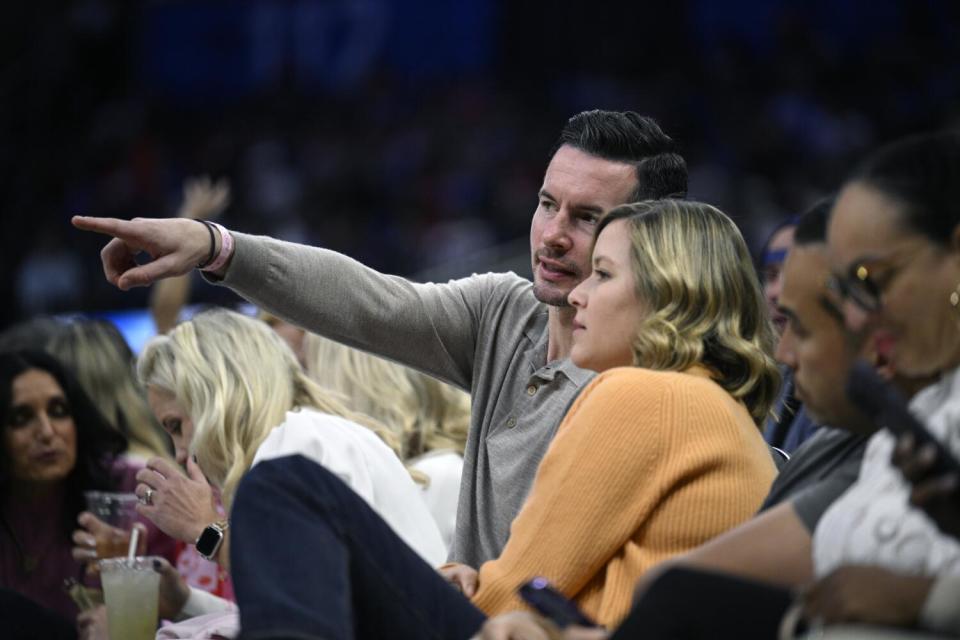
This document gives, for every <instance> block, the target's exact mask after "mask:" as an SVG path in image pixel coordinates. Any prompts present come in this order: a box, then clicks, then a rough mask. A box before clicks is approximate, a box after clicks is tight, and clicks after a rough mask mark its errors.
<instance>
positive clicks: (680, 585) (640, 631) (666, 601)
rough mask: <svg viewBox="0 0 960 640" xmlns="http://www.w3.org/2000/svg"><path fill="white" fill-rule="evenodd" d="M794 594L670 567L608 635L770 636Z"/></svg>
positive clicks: (741, 639)
mask: <svg viewBox="0 0 960 640" xmlns="http://www.w3.org/2000/svg"><path fill="white" fill-rule="evenodd" d="M791 602H793V593H792V592H791V591H790V590H788V589H783V588H780V587H777V586H773V585H768V584H764V583H761V582H754V581H752V580H746V579H743V578H738V577H735V576H730V575H725V574H721V573H714V572H709V571H697V570H693V569H682V568H679V569H670V570H669V571H667V572H665V573H664V574H663V575H662V576H660V577H659V578H657V580H656V581H655V582H654V583H653V584H652V585H650V588H649V589H648V590H647V592H646V593H644V595H643V597H642V598H641V599H640V601H639V602H637V603H636V604H635V605H634V607H633V609H632V610H631V611H630V615H629V616H627V619H626V620H624V621H623V624H621V625H620V627H619V628H618V629H617V631H616V633H614V634H613V637H612V638H611V639H610V640H637V639H639V638H643V640H668V639H669V640H700V639H704V640H706V639H709V640H713V639H714V638H736V639H737V640H775V639H776V637H777V631H778V629H779V627H780V620H781V619H782V618H783V614H784V613H785V612H786V610H787V608H788V607H789V606H790V603H791Z"/></svg>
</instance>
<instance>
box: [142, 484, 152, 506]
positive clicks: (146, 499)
mask: <svg viewBox="0 0 960 640" xmlns="http://www.w3.org/2000/svg"><path fill="white" fill-rule="evenodd" d="M143 503H144V504H153V489H152V488H151V487H147V492H146V493H144V494H143Z"/></svg>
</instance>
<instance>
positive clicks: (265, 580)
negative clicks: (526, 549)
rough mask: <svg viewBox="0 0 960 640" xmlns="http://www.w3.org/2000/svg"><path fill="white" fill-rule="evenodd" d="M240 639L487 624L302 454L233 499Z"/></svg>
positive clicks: (255, 475)
mask: <svg viewBox="0 0 960 640" xmlns="http://www.w3.org/2000/svg"><path fill="white" fill-rule="evenodd" d="M231 529H232V535H231V540H230V543H231V547H230V561H231V573H232V577H233V581H234V589H235V591H236V596H237V604H238V605H239V606H240V626H241V629H242V631H243V632H242V635H241V638H312V637H316V638H325V639H339V638H387V637H390V638H401V639H402V638H437V639H440V638H443V639H448V638H450V639H456V638H469V637H470V636H472V635H473V634H474V633H475V632H476V631H477V630H478V629H479V628H480V626H481V625H482V624H483V620H484V615H483V613H482V612H480V611H479V610H478V609H477V608H476V607H474V606H473V605H472V604H470V602H469V601H468V600H467V599H466V598H465V597H463V595H461V594H460V593H459V592H458V591H457V590H456V589H454V588H453V587H451V586H450V585H448V584H447V582H446V581H445V580H444V579H443V578H442V577H441V576H440V575H439V574H438V573H437V572H436V570H435V569H434V568H433V567H431V566H429V565H428V564H427V563H425V562H424V561H423V560H422V559H421V558H420V556H419V555H417V553H416V552H414V551H413V550H412V549H411V548H410V547H408V546H407V545H406V544H405V543H404V542H403V541H402V540H401V539H400V538H399V537H397V535H396V534H394V532H393V530H392V529H390V527H389V526H388V525H387V524H386V523H385V522H384V521H383V520H382V519H381V518H380V517H379V516H378V515H377V514H376V513H375V512H374V511H373V510H372V509H371V508H370V507H369V505H367V503H366V502H365V501H364V500H363V499H362V498H360V497H359V496H358V495H357V494H355V493H354V492H353V491H352V490H351V489H350V488H349V487H348V486H347V485H345V484H344V483H343V482H342V481H341V480H340V479H339V478H337V477H336V476H335V475H333V474H332V473H330V472H329V471H328V470H327V469H325V468H324V467H322V466H321V465H319V464H317V463H315V462H313V461H311V460H308V459H307V458H305V457H303V456H300V455H296V456H287V457H283V458H276V459H273V460H267V461H264V462H261V463H259V464H257V465H256V466H255V467H254V468H253V469H252V470H251V471H250V472H249V473H248V474H247V476H246V477H245V478H244V479H243V481H242V482H241V483H240V486H239V488H238V490H237V495H236V499H235V501H234V506H233V512H232V515H231Z"/></svg>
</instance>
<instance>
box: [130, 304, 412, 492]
mask: <svg viewBox="0 0 960 640" xmlns="http://www.w3.org/2000/svg"><path fill="white" fill-rule="evenodd" d="M137 371H138V373H139V375H140V380H141V381H142V382H143V384H145V385H147V386H154V387H158V388H160V389H163V390H165V391H168V392H170V393H172V394H173V395H174V396H175V397H176V399H177V402H178V403H179V404H180V405H181V406H182V407H183V409H184V411H186V412H187V414H188V415H189V416H190V418H191V420H192V421H193V427H194V431H193V441H192V442H191V443H190V453H191V455H195V456H196V458H197V464H199V465H200V468H201V469H202V470H203V472H204V474H205V475H206V476H207V478H208V479H209V480H210V482H212V483H213V484H214V485H216V486H218V487H220V488H221V490H222V495H223V502H224V505H226V506H228V507H229V505H230V503H231V502H232V498H233V493H234V491H235V490H236V487H237V484H238V483H239V482H240V478H241V477H242V476H243V475H244V474H245V473H246V472H247V470H248V469H249V468H250V465H251V464H252V463H253V458H254V456H255V454H256V452H257V449H258V448H259V447H260V445H261V444H263V441H264V440H265V439H266V437H267V436H268V435H269V434H270V432H271V431H272V430H273V428H274V427H276V426H278V425H280V424H281V423H282V422H283V421H284V417H285V415H286V413H287V412H288V411H295V410H297V409H300V408H302V407H311V408H314V409H316V410H318V411H321V412H323V413H327V414H331V415H335V416H340V417H342V418H346V419H347V420H351V421H353V422H356V423H358V424H362V425H364V426H366V427H368V428H370V429H371V430H372V431H374V433H376V434H377V435H378V436H380V438H381V439H382V440H383V441H384V442H386V443H387V445H389V446H390V448H391V449H393V451H394V452H396V453H397V454H398V455H399V454H400V442H399V440H398V438H396V436H395V435H394V434H393V433H392V432H391V431H390V430H389V429H387V428H386V427H384V426H383V425H381V424H379V423H377V422H376V421H374V420H372V419H370V418H368V417H366V416H363V415H359V414H357V413H354V412H352V411H350V410H348V409H347V408H346V407H345V406H344V405H343V404H342V403H341V402H340V401H339V400H337V399H336V398H334V397H332V395H331V394H330V393H329V392H327V391H326V390H324V389H323V388H321V387H320V386H319V385H318V384H317V383H315V382H313V381H312V380H310V379H309V378H308V377H307V376H306V374H305V373H304V371H303V369H302V368H301V366H300V363H299V362H297V359H296V356H294V354H293V351H291V350H290V347H289V346H288V345H287V344H286V343H285V342H284V341H283V339H282V338H280V337H279V336H278V335H277V334H276V333H274V332H273V331H272V330H271V329H270V327H268V326H267V325H266V324H265V323H264V322H261V321H260V320H256V319H254V318H249V317H246V316H243V315H241V314H239V313H235V312H233V311H228V310H226V309H215V310H212V311H205V312H203V313H201V314H199V315H197V316H195V317H194V318H193V319H192V320H189V321H187V322H182V323H180V324H179V325H177V326H176V327H175V328H174V329H173V330H171V331H170V333H169V334H168V335H165V336H158V337H156V338H154V339H153V340H152V341H151V342H150V343H148V344H147V346H146V347H145V348H144V350H143V353H142V354H141V356H140V360H139V363H138V366H137Z"/></svg>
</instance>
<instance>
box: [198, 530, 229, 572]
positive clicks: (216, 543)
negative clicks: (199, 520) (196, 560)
mask: <svg viewBox="0 0 960 640" xmlns="http://www.w3.org/2000/svg"><path fill="white" fill-rule="evenodd" d="M229 528H230V524H229V523H228V522H227V521H226V520H220V521H219V522H214V523H212V524H209V525H207V527H206V528H205V529H204V530H203V532H202V533H201V534H200V537H199V538H197V541H196V543H195V544H194V545H193V546H195V547H196V548H197V553H199V554H200V555H202V556H203V557H204V558H206V559H207V560H210V561H212V562H216V561H217V560H216V558H217V551H219V550H220V545H221V544H223V537H224V535H226V532H227V529H229Z"/></svg>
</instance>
